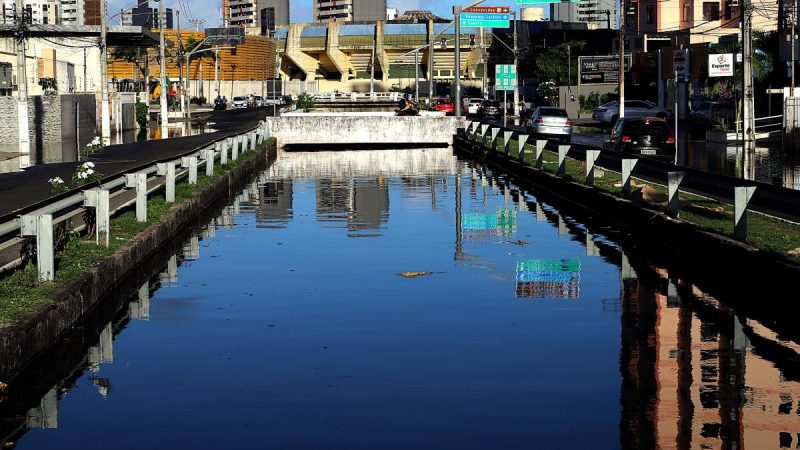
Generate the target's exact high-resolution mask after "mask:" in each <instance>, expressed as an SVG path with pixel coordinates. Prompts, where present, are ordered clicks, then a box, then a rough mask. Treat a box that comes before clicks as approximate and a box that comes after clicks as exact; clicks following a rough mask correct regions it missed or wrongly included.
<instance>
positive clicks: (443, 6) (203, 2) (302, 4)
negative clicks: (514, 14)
mask: <svg viewBox="0 0 800 450" xmlns="http://www.w3.org/2000/svg"><path fill="white" fill-rule="evenodd" d="M138 1H141V0H109V1H108V8H109V13H110V12H111V11H119V10H120V9H122V8H130V7H131V6H133V5H135V4H136V3H138ZM165 1H166V3H165V5H166V7H168V8H174V9H178V10H180V11H181V27H183V24H184V23H186V22H184V20H186V19H187V18H192V17H193V18H195V19H205V20H206V23H205V26H206V27H211V26H217V25H218V24H219V21H220V19H219V16H220V12H219V11H220V4H221V0H165ZM289 1H290V9H291V15H292V17H291V19H292V22H293V23H306V22H310V21H311V5H312V0H289ZM459 3H460V4H462V5H463V4H465V3H469V0H462V1H461V2H459V1H456V0H388V4H389V7H390V8H397V9H398V10H400V12H403V11H406V10H410V9H427V10H430V11H433V12H434V14H437V15H439V16H442V17H447V16H452V9H453V5H456V4H459ZM515 3H516V1H514V0H505V1H502V0H500V1H493V0H487V2H486V3H485V4H486V5H490V6H501V5H509V6H511V5H513V4H515ZM151 4H152V5H153V6H154V7H155V6H157V5H158V3H151ZM534 6H536V5H534Z"/></svg>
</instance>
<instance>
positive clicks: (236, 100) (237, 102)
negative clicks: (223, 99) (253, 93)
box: [231, 97, 247, 108]
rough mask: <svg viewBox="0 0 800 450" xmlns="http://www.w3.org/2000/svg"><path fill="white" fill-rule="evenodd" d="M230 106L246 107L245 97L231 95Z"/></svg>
mask: <svg viewBox="0 0 800 450" xmlns="http://www.w3.org/2000/svg"><path fill="white" fill-rule="evenodd" d="M231 107H233V108H247V97H233V101H231Z"/></svg>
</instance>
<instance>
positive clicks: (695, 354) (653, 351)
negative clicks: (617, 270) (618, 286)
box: [620, 258, 800, 449]
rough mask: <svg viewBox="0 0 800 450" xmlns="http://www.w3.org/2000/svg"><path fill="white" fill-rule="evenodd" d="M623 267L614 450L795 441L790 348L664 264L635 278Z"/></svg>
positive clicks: (793, 351) (797, 396) (798, 421)
mask: <svg viewBox="0 0 800 450" xmlns="http://www.w3.org/2000/svg"><path fill="white" fill-rule="evenodd" d="M626 265H627V260H626V259H625V258H623V279H622V348H621V353H620V368H621V371H622V377H623V384H622V418H621V421H620V424H621V431H622V433H621V436H622V444H623V445H622V446H623V448H631V449H633V448H636V449H640V448H686V449H688V448H708V449H715V448H721V449H722V448H731V449H736V448H739V449H746V448H754V449H766V448H800V371H798V370H797V363H796V361H797V358H800V354H798V353H797V351H798V350H799V348H798V346H796V345H793V344H786V343H782V342H780V341H777V340H775V339H774V338H775V335H774V333H772V332H771V331H770V330H769V329H768V328H766V327H764V326H763V325H761V324H759V323H758V322H756V321H752V320H749V321H748V320H742V319H740V318H739V317H737V316H736V315H735V314H734V313H733V312H732V311H729V310H727V309H726V308H725V307H724V306H722V305H720V304H719V303H718V302H717V301H716V300H714V299H713V298H711V297H709V296H708V295H706V294H704V293H703V292H701V291H699V290H698V289H697V288H695V287H693V286H691V285H689V284H688V283H685V282H683V281H681V280H670V279H669V277H668V275H667V274H666V271H663V270H659V269H656V274H657V275H658V276H655V277H652V279H649V280H646V281H642V280H639V279H638V278H637V275H636V271H635V270H632V269H630V266H628V267H626ZM626 269H627V270H626ZM754 342H757V343H758V344H755V345H754V344H753V343H754ZM788 354H790V355H791V356H792V358H794V359H795V363H794V364H791V363H790V364H789V365H786V361H787V360H786V359H784V358H785V357H786V356H787V355H788ZM777 355H782V356H779V358H780V359H777V360H771V359H770V358H775V356H777ZM789 361H791V360H789Z"/></svg>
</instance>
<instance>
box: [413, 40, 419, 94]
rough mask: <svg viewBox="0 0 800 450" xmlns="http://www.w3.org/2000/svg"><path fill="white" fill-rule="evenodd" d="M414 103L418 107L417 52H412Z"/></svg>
mask: <svg viewBox="0 0 800 450" xmlns="http://www.w3.org/2000/svg"><path fill="white" fill-rule="evenodd" d="M414 102H415V103H416V104H418V105H419V50H416V51H415V52H414Z"/></svg>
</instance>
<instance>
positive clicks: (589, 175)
mask: <svg viewBox="0 0 800 450" xmlns="http://www.w3.org/2000/svg"><path fill="white" fill-rule="evenodd" d="M599 157H600V150H586V185H587V186H594V165H595V163H596V162H597V158H599Z"/></svg>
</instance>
